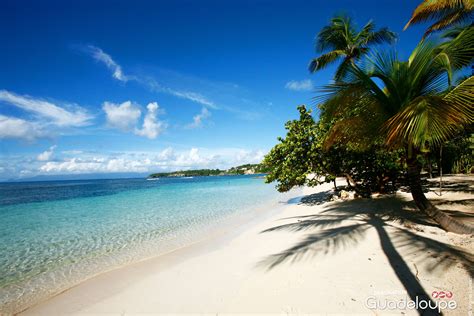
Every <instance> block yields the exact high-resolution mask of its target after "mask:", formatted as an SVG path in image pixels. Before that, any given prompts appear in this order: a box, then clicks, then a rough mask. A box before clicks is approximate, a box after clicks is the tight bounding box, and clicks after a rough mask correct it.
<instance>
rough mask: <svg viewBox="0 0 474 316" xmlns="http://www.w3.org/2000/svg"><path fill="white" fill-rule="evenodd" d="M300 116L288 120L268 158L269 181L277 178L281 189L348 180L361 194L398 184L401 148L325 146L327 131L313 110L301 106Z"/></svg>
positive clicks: (378, 145)
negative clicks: (340, 179)
mask: <svg viewBox="0 0 474 316" xmlns="http://www.w3.org/2000/svg"><path fill="white" fill-rule="evenodd" d="M298 110H299V112H300V117H299V119H298V120H292V121H289V122H287V123H286V126H285V128H286V129H287V134H286V137H285V138H279V143H278V144H277V145H276V146H275V147H273V149H272V150H271V151H270V152H269V153H268V155H267V156H266V157H265V160H264V162H263V164H264V165H265V166H267V168H268V169H269V171H270V172H269V174H268V175H267V177H266V181H267V182H268V183H270V182H273V181H276V182H277V184H276V186H277V189H278V190H279V191H281V192H285V191H288V190H290V189H291V188H292V187H294V186H300V185H308V186H315V185H318V184H320V183H323V182H330V181H333V180H334V179H335V178H336V177H338V176H344V177H346V179H347V182H348V186H350V187H351V188H352V189H354V190H356V191H357V192H358V193H359V194H360V195H367V194H369V193H371V192H386V191H391V190H393V189H394V188H396V187H397V185H398V183H399V176H400V171H401V169H402V164H401V161H400V153H399V152H398V151H388V150H386V149H385V148H384V146H383V145H381V144H376V143H374V144H372V145H371V146H368V147H365V148H364V149H363V150H361V149H358V148H351V147H350V146H344V145H342V146H333V147H331V148H329V149H325V148H324V130H323V128H322V127H321V126H322V124H317V123H316V122H315V120H314V119H313V117H312V115H311V111H309V110H307V109H306V107H305V106H299V107H298Z"/></svg>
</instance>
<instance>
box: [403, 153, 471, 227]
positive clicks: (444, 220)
mask: <svg viewBox="0 0 474 316" xmlns="http://www.w3.org/2000/svg"><path fill="white" fill-rule="evenodd" d="M410 156H411V157H410ZM407 166H408V171H407V178H408V185H409V187H410V191H411V195H412V197H413V200H414V201H415V204H416V206H417V207H418V208H419V209H420V211H422V212H424V213H425V214H426V215H428V216H429V217H430V218H431V219H433V220H434V221H435V222H436V223H437V224H438V225H439V226H441V228H443V229H444V230H446V231H448V232H453V233H458V234H474V227H472V226H469V225H467V224H464V223H462V222H460V221H458V220H457V219H455V218H452V217H451V216H449V215H447V214H446V213H444V212H442V211H440V210H439V209H437V208H436V207H435V206H434V205H433V204H432V203H431V202H430V201H429V200H428V199H427V198H426V196H425V194H424V193H423V187H422V185H421V177H420V165H419V164H418V161H417V159H416V155H415V154H414V153H412V154H411V155H408V158H407Z"/></svg>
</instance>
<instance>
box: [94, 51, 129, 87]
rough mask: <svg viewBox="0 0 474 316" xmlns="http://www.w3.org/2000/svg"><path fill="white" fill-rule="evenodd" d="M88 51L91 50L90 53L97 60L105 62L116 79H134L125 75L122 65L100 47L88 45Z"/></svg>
mask: <svg viewBox="0 0 474 316" xmlns="http://www.w3.org/2000/svg"><path fill="white" fill-rule="evenodd" d="M86 51H87V52H89V54H90V55H91V56H92V57H93V58H94V59H95V60H97V61H99V62H101V63H103V64H104V65H105V66H106V67H107V68H108V69H109V70H110V71H111V72H112V77H114V78H115V79H117V80H119V81H122V82H127V81H128V80H130V79H133V78H131V77H129V76H127V75H125V74H124V73H123V71H122V67H121V66H120V65H119V64H117V63H116V62H115V61H114V60H113V59H112V57H111V56H110V55H109V54H107V53H105V52H104V51H103V50H102V49H100V48H99V47H96V46H93V45H88V46H87V47H86Z"/></svg>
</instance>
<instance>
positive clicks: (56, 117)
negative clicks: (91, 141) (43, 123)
mask: <svg viewBox="0 0 474 316" xmlns="http://www.w3.org/2000/svg"><path fill="white" fill-rule="evenodd" d="M0 102H5V103H8V104H10V105H13V106H15V107H17V108H20V109H22V110H24V111H27V112H29V113H32V114H34V115H36V116H38V117H40V118H42V119H46V120H47V122H48V123H51V124H54V125H57V126H63V127H67V126H73V127H77V126H84V125H87V124H88V123H89V121H90V120H91V118H92V117H91V116H90V115H89V114H87V112H86V111H85V110H84V109H83V108H81V107H79V106H70V107H71V108H72V109H71V110H66V109H64V108H62V107H60V106H58V105H56V104H53V103H51V102H48V101H45V100H42V99H35V98H32V97H30V96H27V95H18V94H15V93H13V92H9V91H6V90H0Z"/></svg>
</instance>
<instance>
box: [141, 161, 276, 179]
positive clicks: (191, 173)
mask: <svg viewBox="0 0 474 316" xmlns="http://www.w3.org/2000/svg"><path fill="white" fill-rule="evenodd" d="M263 173H268V170H267V169H266V168H265V166H263V165H262V164H246V165H241V166H237V167H232V168H230V169H227V170H221V169H196V170H180V171H173V172H159V173H153V174H150V175H149V176H148V178H149V179H153V178H171V177H205V176H231V175H232V176H234V175H244V174H263Z"/></svg>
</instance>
